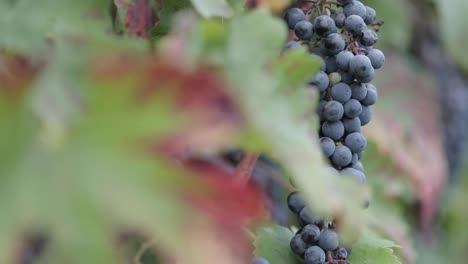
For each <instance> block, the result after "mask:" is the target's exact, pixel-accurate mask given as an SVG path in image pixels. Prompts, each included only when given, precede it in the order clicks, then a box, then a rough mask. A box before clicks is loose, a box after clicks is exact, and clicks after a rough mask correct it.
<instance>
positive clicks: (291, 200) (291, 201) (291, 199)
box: [288, 192, 305, 214]
mask: <svg viewBox="0 0 468 264" xmlns="http://www.w3.org/2000/svg"><path fill="white" fill-rule="evenodd" d="M304 206H305V205H304V202H303V201H302V199H301V197H300V195H299V193H298V192H292V193H290V194H289V196H288V207H289V209H290V210H291V211H292V212H293V213H295V214H298V213H300V212H301V210H302V209H303V208H304Z"/></svg>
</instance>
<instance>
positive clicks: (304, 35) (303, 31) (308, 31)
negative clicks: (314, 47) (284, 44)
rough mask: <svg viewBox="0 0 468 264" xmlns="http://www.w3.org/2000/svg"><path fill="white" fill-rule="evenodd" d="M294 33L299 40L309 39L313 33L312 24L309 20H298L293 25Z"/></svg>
mask: <svg viewBox="0 0 468 264" xmlns="http://www.w3.org/2000/svg"><path fill="white" fill-rule="evenodd" d="M294 33H295V34H296V36H297V37H298V38H299V39H301V40H310V39H311V38H312V36H313V35H314V25H312V23H310V22H309V21H300V22H298V23H297V24H296V26H295V27H294Z"/></svg>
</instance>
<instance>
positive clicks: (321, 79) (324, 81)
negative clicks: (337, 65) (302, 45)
mask: <svg viewBox="0 0 468 264" xmlns="http://www.w3.org/2000/svg"><path fill="white" fill-rule="evenodd" d="M309 84H310V85H313V86H315V87H317V89H318V90H319V91H321V92H323V91H325V90H326V89H327V87H328V85H329V84H330V80H329V79H328V75H327V74H326V73H325V72H323V71H320V72H318V73H317V74H315V75H314V76H313V77H312V78H311V79H310V80H309Z"/></svg>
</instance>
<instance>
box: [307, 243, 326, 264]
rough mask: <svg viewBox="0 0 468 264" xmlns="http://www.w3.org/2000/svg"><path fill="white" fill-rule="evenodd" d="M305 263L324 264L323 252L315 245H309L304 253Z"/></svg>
mask: <svg viewBox="0 0 468 264" xmlns="http://www.w3.org/2000/svg"><path fill="white" fill-rule="evenodd" d="M304 263H305V264H324V263H325V252H324V251H323V249H321V248H319V247H317V246H311V247H310V248H308V249H307V251H306V252H305V254H304Z"/></svg>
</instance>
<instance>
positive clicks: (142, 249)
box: [132, 240, 156, 264]
mask: <svg viewBox="0 0 468 264" xmlns="http://www.w3.org/2000/svg"><path fill="white" fill-rule="evenodd" d="M155 243H156V241H154V240H149V241H146V242H145V243H143V244H142V245H141V247H140V248H139V249H138V251H137V253H136V254H135V256H134V257H133V260H132V263H133V264H141V261H140V260H141V258H142V257H143V255H144V254H145V252H146V251H147V250H148V249H150V248H151V247H152V246H154V244H155Z"/></svg>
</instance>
